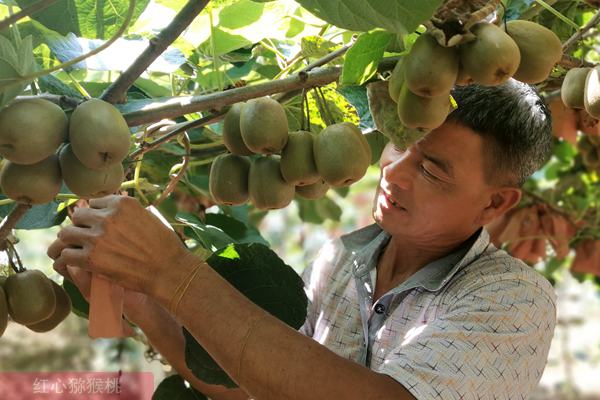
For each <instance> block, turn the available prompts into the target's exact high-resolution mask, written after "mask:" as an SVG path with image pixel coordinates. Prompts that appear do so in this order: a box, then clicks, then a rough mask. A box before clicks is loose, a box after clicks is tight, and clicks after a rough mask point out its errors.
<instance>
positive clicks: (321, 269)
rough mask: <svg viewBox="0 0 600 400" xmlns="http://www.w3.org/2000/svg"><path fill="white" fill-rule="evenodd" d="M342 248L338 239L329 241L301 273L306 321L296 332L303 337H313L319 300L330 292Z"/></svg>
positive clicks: (319, 305) (341, 254) (318, 310)
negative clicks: (304, 294) (305, 298)
mask: <svg viewBox="0 0 600 400" xmlns="http://www.w3.org/2000/svg"><path fill="white" fill-rule="evenodd" d="M342 249H343V246H342V245H341V241H340V240H339V239H334V240H330V241H328V242H327V243H325V245H323V247H321V249H320V250H319V252H318V254H317V257H316V258H315V260H314V261H313V262H312V263H311V264H310V265H309V266H308V267H306V269H305V270H304V271H303V272H302V275H301V276H302V280H303V282H304V292H305V293H306V296H307V297H308V309H307V315H306V321H305V322H304V325H303V326H302V327H300V329H299V330H298V331H299V332H300V333H302V334H303V335H306V336H309V337H313V334H314V329H315V324H316V322H317V317H318V313H319V312H320V308H321V303H322V302H321V299H322V298H323V297H324V296H325V294H326V293H327V291H328V290H331V282H330V281H331V276H332V273H333V270H334V269H335V266H336V265H338V264H339V263H340V261H341V260H342V258H343V250H342Z"/></svg>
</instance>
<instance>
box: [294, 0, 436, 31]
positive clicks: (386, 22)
mask: <svg viewBox="0 0 600 400" xmlns="http://www.w3.org/2000/svg"><path fill="white" fill-rule="evenodd" d="M296 1H297V2H298V3H300V4H301V5H302V6H303V7H304V8H306V9H307V10H309V11H310V12H312V13H313V14H315V15H316V16H318V17H319V18H321V19H323V20H325V21H327V22H329V23H331V24H333V25H335V26H338V27H340V28H344V29H349V30H353V31H369V30H371V29H374V28H383V29H385V30H387V31H390V32H394V33H402V34H406V33H410V32H412V31H413V30H415V29H416V28H417V27H418V26H419V25H420V24H422V23H423V22H425V21H426V20H428V19H429V18H431V16H432V15H433V13H434V12H435V11H436V10H437V8H438V7H439V6H440V5H441V4H442V0H387V1H382V0H336V1H332V0H296Z"/></svg>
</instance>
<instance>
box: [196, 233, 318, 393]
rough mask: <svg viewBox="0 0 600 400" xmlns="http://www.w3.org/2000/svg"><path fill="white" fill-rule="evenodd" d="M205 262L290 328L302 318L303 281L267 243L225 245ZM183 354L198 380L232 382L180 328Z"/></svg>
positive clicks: (229, 383) (303, 306)
mask: <svg viewBox="0 0 600 400" xmlns="http://www.w3.org/2000/svg"><path fill="white" fill-rule="evenodd" d="M207 263H208V264H209V265H210V266H211V267H212V268H213V269H214V270H215V271H216V272H218V273H219V275H221V276H222V277H223V278H225V279H226V280H227V281H228V282H229V283H230V284H231V285H233V286H234V287H235V288H236V289H237V290H239V291H240V292H241V293H242V294H244V295H245V296H246V297H247V298H248V299H250V300H251V301H252V302H254V303H255V304H257V305H258V306H260V307H262V308H263V309H264V310H266V311H268V312H269V313H271V314H272V315H273V316H275V317H277V318H278V319H280V320H281V321H283V322H285V323H286V324H288V325H289V326H291V327H292V328H294V329H299V328H300V326H302V324H303V323H304V320H305V319H306V307H307V304H308V301H307V298H306V294H305V293H304V289H303V287H304V283H303V282H302V279H301V278H300V276H298V274H296V272H294V270H293V269H292V268H291V267H290V266H289V265H286V264H285V263H284V262H283V261H282V260H281V259H280V258H279V257H278V256H277V254H275V253H274V252H273V251H272V250H270V249H269V248H268V247H267V246H265V245H262V244H258V243H253V244H235V245H230V246H227V247H225V248H224V249H221V250H219V251H217V252H215V253H214V254H213V255H212V256H210V257H209V258H208V260H207ZM184 335H185V339H186V341H185V342H186V346H185V358H186V363H187V366H188V368H190V370H191V371H192V372H193V373H194V375H196V376H197V377H198V378H199V379H201V380H202V381H204V382H206V383H209V384H213V385H222V386H226V387H235V386H236V385H235V383H234V382H233V381H232V380H231V379H230V378H229V376H228V375H227V374H226V373H225V371H223V370H222V369H221V368H220V367H219V365H218V364H217V363H216V362H215V361H214V360H213V359H212V357H211V356H210V355H209V354H208V352H206V350H204V349H203V348H202V346H201V345H200V344H199V343H198V342H197V341H196V340H195V339H194V337H193V336H192V335H191V334H190V333H189V332H188V331H187V330H185V329H184Z"/></svg>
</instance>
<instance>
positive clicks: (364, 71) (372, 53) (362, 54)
mask: <svg viewBox="0 0 600 400" xmlns="http://www.w3.org/2000/svg"><path fill="white" fill-rule="evenodd" d="M392 38H393V35H392V34H390V33H388V32H383V31H374V32H366V33H363V34H361V35H360V36H359V37H358V39H357V40H356V43H354V45H353V46H352V47H351V48H350V50H348V52H347V53H346V58H345V60H344V68H343V69H342V79H341V82H342V85H362V84H363V83H365V82H366V81H367V80H369V79H370V78H371V77H372V76H373V75H375V72H377V63H378V62H379V60H381V59H382V58H383V52H384V51H385V49H386V47H387V46H388V44H389V43H390V41H391V40H392Z"/></svg>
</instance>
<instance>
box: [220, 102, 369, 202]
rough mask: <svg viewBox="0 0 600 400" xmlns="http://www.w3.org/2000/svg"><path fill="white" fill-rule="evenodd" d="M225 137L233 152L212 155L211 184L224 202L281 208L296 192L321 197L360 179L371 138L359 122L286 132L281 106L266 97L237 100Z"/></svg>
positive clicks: (311, 196) (284, 117) (228, 147)
mask: <svg viewBox="0 0 600 400" xmlns="http://www.w3.org/2000/svg"><path fill="white" fill-rule="evenodd" d="M223 142H224V143H225V146H226V147H227V149H228V150H229V153H227V154H223V155H220V156H219V157H217V158H216V159H215V160H214V161H213V163H212V166H211V170H210V176H209V188H210V193H211V196H212V197H213V199H214V200H215V202H217V203H218V204H224V205H238V204H243V203H245V202H247V201H248V200H249V201H251V202H252V204H254V206H255V207H257V208H259V209H278V208H283V207H286V206H287V205H288V204H290V202H291V201H292V199H293V198H294V196H295V195H298V196H300V197H303V198H307V199H318V198H321V197H323V196H325V194H326V192H327V190H328V189H329V188H330V187H331V186H333V187H343V186H349V185H351V184H352V183H354V182H356V181H358V180H359V179H360V178H362V177H363V176H364V174H365V173H366V171H367V168H368V166H369V164H370V162H371V150H370V147H369V144H368V142H367V140H366V139H365V137H364V136H363V134H362V132H361V131H360V129H359V128H358V127H356V126H355V125H353V124H351V123H348V122H342V123H339V124H333V125H330V126H328V127H326V128H325V129H323V130H322V131H321V132H320V133H319V134H315V133H312V132H308V131H296V132H288V121H287V117H286V114H285V110H284V109H283V106H282V105H281V104H279V103H278V102H277V101H275V100H273V99H271V98H268V97H262V98H258V99H253V100H249V101H247V102H245V103H237V104H234V105H233V106H232V107H231V108H230V109H229V111H228V112H227V114H226V115H225V119H224V122H223Z"/></svg>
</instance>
